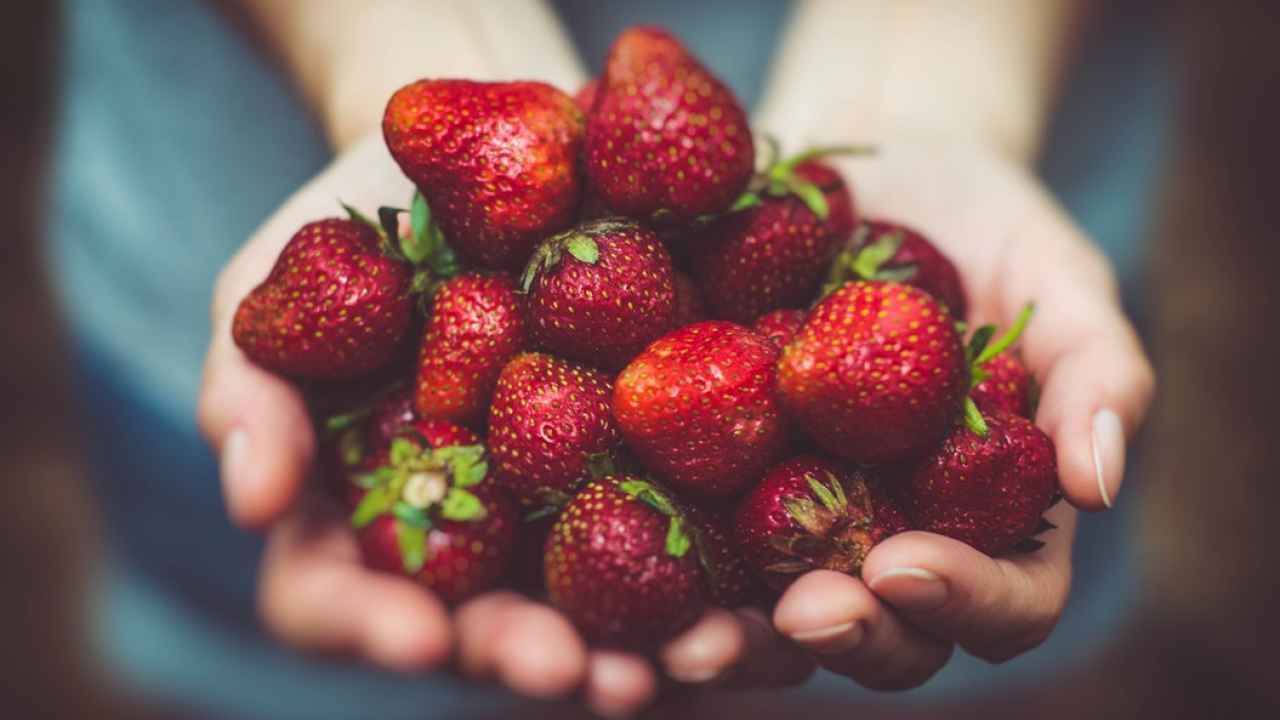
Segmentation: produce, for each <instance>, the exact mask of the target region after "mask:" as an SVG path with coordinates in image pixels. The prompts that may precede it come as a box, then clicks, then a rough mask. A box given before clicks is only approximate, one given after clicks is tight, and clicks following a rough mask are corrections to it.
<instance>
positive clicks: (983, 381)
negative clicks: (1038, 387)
mask: <svg viewBox="0 0 1280 720" xmlns="http://www.w3.org/2000/svg"><path fill="white" fill-rule="evenodd" d="M1034 312H1035V305H1033V304H1031V303H1028V304H1027V306H1026V307H1024V308H1023V309H1022V311H1021V312H1019V313H1018V316H1017V317H1016V318H1014V321H1013V324H1012V325H1010V326H1009V329H1008V330H1006V331H1005V332H1004V334H1002V335H1000V336H999V337H995V333H996V327H995V326H994V325H983V326H982V327H980V328H978V329H977V330H975V331H974V333H973V336H972V337H971V338H969V344H968V345H967V346H966V347H965V356H966V358H967V359H968V363H969V385H970V388H971V389H970V390H969V398H968V399H967V400H966V401H965V418H966V421H967V422H968V423H969V425H970V427H972V428H973V429H974V431H975V432H978V433H979V434H981V433H982V414H981V413H980V412H979V410H981V411H982V413H986V412H994V411H997V410H1003V411H1004V412H1008V413H1012V414H1014V415H1021V416H1022V417H1024V418H1028V419H1030V418H1031V417H1032V414H1033V413H1034V411H1035V409H1034V407H1033V405H1034V404H1035V398H1034V397H1033V396H1034V394H1035V379H1034V378H1032V377H1031V374H1030V373H1029V372H1027V369H1026V368H1025V367H1024V366H1023V365H1022V363H1021V362H1019V361H1018V360H1017V359H1016V358H1014V357H1013V356H1012V354H1011V353H1012V351H1011V348H1012V347H1013V345H1014V343H1016V342H1018V338H1019V337H1021V336H1022V332H1023V331H1024V330H1026V328H1027V324H1028V323H1029V322H1031V316H1032V314H1034Z"/></svg>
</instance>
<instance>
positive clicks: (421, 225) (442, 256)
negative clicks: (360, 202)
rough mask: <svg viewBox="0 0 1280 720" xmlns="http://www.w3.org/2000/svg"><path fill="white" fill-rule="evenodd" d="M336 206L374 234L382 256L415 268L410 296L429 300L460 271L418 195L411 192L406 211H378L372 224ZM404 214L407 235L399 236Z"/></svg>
mask: <svg viewBox="0 0 1280 720" xmlns="http://www.w3.org/2000/svg"><path fill="white" fill-rule="evenodd" d="M340 204H341V205H342V208H343V209H344V210H346V212H347V215H348V216H349V217H350V218H351V219H352V220H354V221H355V222H359V223H364V224H365V225H368V226H369V227H371V228H373V230H374V232H376V233H378V238H379V239H380V240H381V245H382V254H383V255H386V256H387V257H389V258H392V259H393V260H396V261H398V262H403V263H407V264H409V265H412V266H413V267H414V268H416V272H415V273H414V276H413V281H412V284H411V286H410V292H411V293H413V294H415V295H419V296H421V297H423V298H429V297H430V296H431V295H432V294H433V293H434V291H435V289H436V288H437V287H438V286H439V284H440V283H441V282H442V281H444V280H448V279H449V278H451V277H453V276H455V275H457V274H458V273H459V272H461V271H462V266H461V264H460V263H459V261H458V256H457V255H456V254H454V252H453V248H451V247H449V244H448V242H446V241H445V237H444V232H443V231H442V230H441V229H440V226H439V225H437V224H436V222H435V221H434V220H433V219H432V216H431V207H430V206H429V205H427V200H426V198H424V197H423V196H422V193H421V192H417V191H414V193H413V197H412V198H411V199H410V201H409V209H408V210H407V211H406V210H404V209H403V208H397V207H385V206H384V207H380V208H378V219H377V220H376V221H375V220H373V219H372V218H369V217H368V216H366V215H364V214H363V213H361V212H360V211H359V210H357V209H356V208H354V207H352V206H351V205H348V204H346V203H343V202H341V201H340ZM405 212H408V214H409V232H408V233H401V232H400V215H401V214H403V213H405Z"/></svg>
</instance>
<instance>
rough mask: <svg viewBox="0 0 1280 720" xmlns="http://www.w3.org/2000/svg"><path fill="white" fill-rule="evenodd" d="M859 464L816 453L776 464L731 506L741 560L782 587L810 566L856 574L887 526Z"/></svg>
mask: <svg viewBox="0 0 1280 720" xmlns="http://www.w3.org/2000/svg"><path fill="white" fill-rule="evenodd" d="M868 482H869V478H868V476H867V475H866V474H865V473H863V472H862V471H858V470H849V469H847V468H844V467H842V466H841V465H839V464H838V463H835V462H833V461H831V460H827V459H825V458H822V457H818V456H816V455H800V456H798V457H794V458H791V459H790V460H787V461H785V462H783V463H781V464H779V465H775V466H774V467H773V468H772V469H770V470H769V471H768V472H767V473H766V474H765V476H764V478H763V479H762V480H761V481H760V482H759V484H757V485H756V486H755V487H754V488H752V490H751V492H749V493H747V495H746V496H745V497H743V498H742V501H741V502H740V504H739V505H738V510H737V514H736V518H735V522H734V528H735V530H736V532H737V541H738V547H739V548H740V549H741V551H742V554H743V557H745V558H746V562H747V563H748V564H749V565H750V566H751V567H752V569H754V570H755V572H756V573H757V574H758V575H759V576H760V578H761V579H762V580H764V581H765V582H766V583H767V584H768V585H769V586H770V587H772V588H773V589H775V590H782V589H784V588H786V587H787V586H788V585H790V584H791V582H792V581H793V580H795V579H796V578H797V577H799V575H800V574H802V573H805V572H808V571H810V570H815V569H824V570H835V571H836V572H843V573H848V574H850V575H854V576H856V575H858V573H859V572H860V571H861V570H862V561H863V560H865V559H866V557H867V553H868V552H870V550H871V547H872V546H873V545H875V544H876V543H878V542H880V541H881V540H883V539H884V538H885V537H888V536H889V535H890V534H891V532H892V530H893V529H894V528H891V527H886V526H885V525H884V524H883V523H882V522H881V521H880V519H879V518H878V516H877V508H876V505H875V502H874V500H873V498H872V494H871V491H870V489H869V488H868Z"/></svg>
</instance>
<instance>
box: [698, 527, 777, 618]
mask: <svg viewBox="0 0 1280 720" xmlns="http://www.w3.org/2000/svg"><path fill="white" fill-rule="evenodd" d="M681 509H682V510H683V511H684V514H685V518H686V519H687V520H688V522H689V528H690V529H691V532H692V535H693V539H694V547H695V549H696V550H697V551H698V561H699V562H700V563H701V564H702V572H703V575H705V576H706V583H707V594H708V598H709V599H710V601H711V603H712V604H714V605H718V606H720V607H727V608H737V607H742V606H744V605H749V604H751V603H753V602H755V601H757V600H760V599H762V598H764V597H765V596H766V595H767V594H768V592H767V591H766V590H765V588H763V587H762V586H761V585H760V582H759V581H758V580H757V579H756V576H755V575H754V574H753V573H752V572H751V568H750V567H749V566H748V565H747V562H746V560H745V559H744V558H743V557H742V553H741V552H740V551H739V550H738V543H737V540H736V539H735V538H734V534H733V514H732V513H726V512H723V511H714V512H713V511H710V510H704V509H702V508H700V507H698V506H697V505H693V504H684V505H682V506H681Z"/></svg>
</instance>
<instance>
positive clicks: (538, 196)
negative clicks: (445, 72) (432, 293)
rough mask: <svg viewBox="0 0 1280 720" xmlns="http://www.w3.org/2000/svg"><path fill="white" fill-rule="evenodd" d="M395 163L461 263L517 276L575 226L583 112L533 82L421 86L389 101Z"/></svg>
mask: <svg viewBox="0 0 1280 720" xmlns="http://www.w3.org/2000/svg"><path fill="white" fill-rule="evenodd" d="M382 131H383V135H384V137H385V138H386V141H387V148H388V149H390V151H391V155H392V157H394V158H395V160H396V162H397V163H398V164H399V165H400V168H401V170H403V171H404V173H405V175H407V176H408V177H409V179H410V180H412V181H413V182H414V184H416V185H417V186H418V189H419V190H420V191H421V192H422V194H423V195H424V196H425V197H426V200H427V204H428V205H429V206H430V210H431V213H432V215H433V217H434V219H435V221H436V222H437V223H438V224H439V225H440V228H441V229H442V230H443V231H444V235H445V237H446V238H448V241H449V243H450V245H452V247H453V249H454V250H456V251H457V252H458V254H459V255H461V256H462V257H463V258H464V259H466V260H468V261H469V262H471V263H472V264H475V265H480V266H482V267H491V268H502V269H507V270H515V269H517V268H520V267H521V266H523V265H524V263H525V261H526V260H528V258H529V255H530V253H532V252H533V248H534V246H535V245H536V244H537V243H538V241H540V240H542V239H543V238H545V237H546V236H547V235H549V234H551V233H554V232H558V231H560V230H563V229H565V228H567V227H568V226H569V225H570V224H572V222H573V219H574V214H575V212H576V211H577V209H578V204H579V202H580V200H581V195H582V180H581V177H580V171H579V169H578V154H579V152H580V149H581V147H582V133H583V118H582V112H581V111H580V110H578V108H577V106H576V105H574V103H573V99H572V98H570V97H569V96H568V95H565V94H564V93H562V92H560V91H559V90H557V89H555V88H553V87H551V86H550V85H546V84H544V83H539V82H495V83H485V82H473V81H470V80H419V81H417V82H415V83H411V84H409V85H406V86H404V87H403V88H400V89H399V90H398V91H396V93H395V95H393V96H392V97H391V100H390V102H388V103H387V109H386V114H385V115H384V117H383V121H382Z"/></svg>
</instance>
